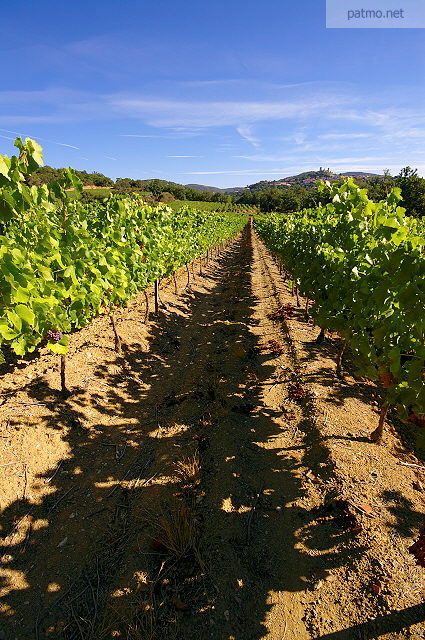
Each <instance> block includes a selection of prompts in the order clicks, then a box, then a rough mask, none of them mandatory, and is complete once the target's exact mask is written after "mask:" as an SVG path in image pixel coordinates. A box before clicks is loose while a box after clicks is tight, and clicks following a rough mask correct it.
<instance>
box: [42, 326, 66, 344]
mask: <svg viewBox="0 0 425 640" xmlns="http://www.w3.org/2000/svg"><path fill="white" fill-rule="evenodd" d="M46 337H47V338H48V339H49V340H51V341H52V342H59V340H62V338H63V333H62V331H58V330H52V329H50V330H49V331H48V332H47V333H46Z"/></svg>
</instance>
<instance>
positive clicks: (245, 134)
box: [236, 125, 260, 147]
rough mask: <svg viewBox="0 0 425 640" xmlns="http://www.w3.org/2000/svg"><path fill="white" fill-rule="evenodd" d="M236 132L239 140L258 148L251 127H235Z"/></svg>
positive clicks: (257, 141) (258, 143)
mask: <svg viewBox="0 0 425 640" xmlns="http://www.w3.org/2000/svg"><path fill="white" fill-rule="evenodd" d="M236 131H237V132H238V133H239V135H240V136H241V138H243V139H244V140H246V141H247V142H249V143H250V144H252V146H253V147H259V146H260V141H259V139H258V138H256V137H255V136H254V135H253V132H252V127H250V126H248V125H241V126H239V127H236Z"/></svg>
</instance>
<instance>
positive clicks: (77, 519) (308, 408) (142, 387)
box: [0, 229, 425, 640]
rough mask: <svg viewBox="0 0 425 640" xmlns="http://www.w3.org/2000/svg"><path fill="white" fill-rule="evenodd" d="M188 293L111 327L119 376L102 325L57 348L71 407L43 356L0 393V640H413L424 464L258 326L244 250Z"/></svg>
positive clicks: (354, 390) (265, 275)
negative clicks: (372, 436) (376, 439)
mask: <svg viewBox="0 0 425 640" xmlns="http://www.w3.org/2000/svg"><path fill="white" fill-rule="evenodd" d="M198 269H199V265H197V266H196V270H197V271H198ZM186 279H187V273H186V271H185V270H182V272H181V273H180V274H178V277H177V288H178V294H177V295H176V294H175V292H174V283H173V282H172V281H171V282H169V283H168V284H166V285H164V286H163V287H162V293H161V297H162V299H163V302H164V303H165V310H164V312H163V313H162V314H161V316H160V317H159V318H157V319H153V320H151V322H149V324H148V325H145V324H144V316H145V308H144V304H143V302H144V296H143V295H142V296H140V298H138V299H136V300H134V301H133V303H132V304H131V305H130V307H129V308H128V309H126V310H123V311H122V312H121V313H120V316H119V322H118V326H119V331H120V333H121V335H122V338H123V342H124V351H123V354H122V356H118V355H117V354H116V353H115V352H114V351H113V336H112V333H111V329H110V326H109V323H108V321H107V319H106V318H99V319H97V320H96V321H95V322H94V323H93V324H92V325H91V326H90V327H88V328H87V329H84V330H82V331H80V332H78V333H77V334H75V335H74V336H72V339H71V351H70V356H69V364H68V376H69V384H70V386H72V387H73V394H72V396H71V397H70V398H69V399H68V400H67V401H66V402H63V401H62V400H61V399H60V397H59V394H58V391H57V390H58V388H59V380H58V373H57V362H56V359H55V358H54V357H53V356H50V355H46V354H45V355H42V356H41V357H40V358H38V359H35V360H34V361H33V362H29V363H23V364H22V365H20V366H19V367H17V368H15V370H14V371H11V372H9V373H5V375H4V376H3V378H2V389H1V392H2V395H1V396H0V405H1V406H0V420H1V429H0V436H1V439H0V443H1V450H0V453H1V458H0V465H7V466H0V474H1V478H2V480H1V497H0V499H1V516H0V522H1V535H2V546H3V549H2V551H1V553H2V558H1V565H0V571H1V573H0V575H1V576H2V582H1V592H0V593H1V595H2V596H3V597H2V605H1V607H2V608H1V609H0V611H1V612H2V615H3V618H2V621H1V623H0V638H5V639H6V640H14V639H15V638H19V640H30V639H31V640H32V639H34V638H35V639H42V638H66V639H73V638H87V639H89V638H90V639H93V640H103V639H106V638H131V639H138V638H143V639H144V640H146V639H147V640H149V639H151V640H152V639H154V638H156V639H159V638H161V640H171V639H175V640H195V639H197V640H198V639H199V640H206V639H207V638H211V639H214V640H231V639H234V640H259V639H260V638H269V639H270V640H289V639H291V640H292V639H297V640H298V639H299V640H304V639H310V638H316V639H317V640H319V639H323V640H325V639H329V640H356V639H357V638H358V639H367V638H385V639H389V638H411V639H412V640H419V638H423V637H424V635H425V622H424V620H425V612H424V605H423V604H422V603H423V595H424V574H423V571H422V570H420V569H419V568H418V567H416V566H415V564H414V561H413V558H412V557H411V556H410V554H409V553H408V551H407V548H408V546H409V544H410V543H411V539H412V536H413V535H414V534H415V533H416V531H417V528H418V525H419V524H420V523H421V521H422V520H423V506H424V505H423V493H422V485H421V477H420V474H419V475H418V471H417V470H416V469H415V468H414V467H406V466H402V465H401V464H400V461H404V462H410V463H418V461H417V460H416V458H414V457H413V456H412V455H411V454H409V453H408V452H407V451H406V450H405V449H404V447H403V445H402V444H401V442H400V440H399V438H398V437H397V434H396V433H395V432H391V433H389V434H388V435H387V436H386V441H385V444H384V446H377V445H373V444H372V443H370V442H369V441H368V439H367V437H366V436H367V434H368V433H369V432H370V431H371V426H372V425H373V424H375V423H376V415H377V414H376V407H375V406H374V404H373V402H374V398H373V396H372V394H373V393H374V389H373V387H372V386H369V385H365V384H364V383H358V382H357V383H356V382H355V381H354V379H353V378H352V377H350V376H348V378H347V382H346V383H342V382H340V381H338V380H337V378H336V377H335V374H334V369H335V365H334V358H335V354H336V351H337V345H336V344H334V342H333V341H330V342H328V343H326V344H325V345H324V346H322V347H318V346H316V345H314V343H313V340H314V338H315V337H316V335H317V329H314V328H312V326H311V323H308V322H306V321H305V320H304V318H303V314H302V313H301V311H300V310H298V309H294V310H293V311H292V313H291V314H288V313H286V315H287V318H286V320H285V319H283V320H279V321H275V320H273V319H271V318H269V315H270V313H271V312H273V311H275V310H276V309H277V308H279V307H281V306H282V305H294V304H295V302H294V299H293V298H292V297H291V296H290V292H289V290H288V287H287V285H285V284H284V283H283V282H282V277H281V276H279V272H278V268H277V266H276V265H275V263H274V261H273V260H272V258H271V256H270V255H269V253H268V251H267V250H266V249H265V248H264V246H263V245H262V244H261V243H260V242H259V241H258V239H257V238H256V236H255V234H252V233H251V231H250V230H249V229H247V230H246V231H245V232H244V233H243V234H242V236H240V237H238V238H237V239H236V240H235V241H234V242H232V243H231V244H230V245H229V246H228V247H227V248H226V250H225V251H224V252H222V254H221V256H219V257H217V258H216V259H214V260H211V261H210V262H209V264H208V265H206V264H204V265H203V275H202V276H199V275H197V276H196V278H195V279H194V280H193V276H191V279H192V283H191V288H190V289H186V288H185V284H186ZM270 341H272V342H270ZM297 394H298V396H303V397H300V398H298V399H297ZM365 511H366V512H368V511H371V513H370V514H369V515H367V514H366V513H365Z"/></svg>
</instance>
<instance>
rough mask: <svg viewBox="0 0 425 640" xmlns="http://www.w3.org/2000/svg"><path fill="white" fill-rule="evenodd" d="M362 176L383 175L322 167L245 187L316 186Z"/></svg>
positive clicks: (259, 188)
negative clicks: (340, 171) (323, 181)
mask: <svg viewBox="0 0 425 640" xmlns="http://www.w3.org/2000/svg"><path fill="white" fill-rule="evenodd" d="M344 177H346V178H348V177H352V178H362V179H364V180H366V179H368V178H376V177H381V176H379V174H377V173H369V172H367V171H344V172H343V173H334V172H333V171H330V170H329V169H322V167H320V169H319V170H318V171H304V172H303V173H299V174H297V175H296V176H288V177H287V178H280V179H279V180H261V181H260V182H256V183H254V184H250V185H248V186H247V187H245V189H249V190H250V191H261V190H262V189H270V188H273V187H277V188H279V189H284V188H285V187H294V186H296V185H300V186H302V187H314V186H315V185H316V183H317V181H318V180H328V181H329V182H336V181H337V180H341V179H342V178H344Z"/></svg>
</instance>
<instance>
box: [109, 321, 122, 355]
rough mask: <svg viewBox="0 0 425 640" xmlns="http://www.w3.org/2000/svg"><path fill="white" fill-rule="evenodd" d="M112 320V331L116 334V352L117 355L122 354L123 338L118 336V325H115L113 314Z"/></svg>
mask: <svg viewBox="0 0 425 640" xmlns="http://www.w3.org/2000/svg"><path fill="white" fill-rule="evenodd" d="M110 318H111V325H112V331H113V332H114V338H115V351H116V352H117V353H121V338H120V337H119V335H118V331H117V325H116V324H115V318H114V316H113V315H112V314H111V316H110Z"/></svg>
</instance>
